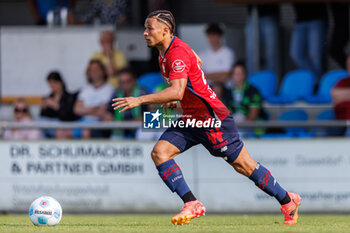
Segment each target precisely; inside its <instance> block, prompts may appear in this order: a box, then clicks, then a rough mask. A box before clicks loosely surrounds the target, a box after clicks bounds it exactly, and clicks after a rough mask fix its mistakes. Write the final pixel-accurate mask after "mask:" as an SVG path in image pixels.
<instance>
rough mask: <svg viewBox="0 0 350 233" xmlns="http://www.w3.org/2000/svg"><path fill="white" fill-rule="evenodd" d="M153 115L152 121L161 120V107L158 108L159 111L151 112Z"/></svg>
mask: <svg viewBox="0 0 350 233" xmlns="http://www.w3.org/2000/svg"><path fill="white" fill-rule="evenodd" d="M151 115H152V120H151V122H152V121H154V120H157V121H159V117H160V116H161V115H162V114H161V113H160V112H159V109H157V111H156V112H155V113H151Z"/></svg>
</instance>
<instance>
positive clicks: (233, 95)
mask: <svg viewBox="0 0 350 233" xmlns="http://www.w3.org/2000/svg"><path fill="white" fill-rule="evenodd" d="M231 78H232V82H233V87H232V89H231V91H228V92H227V95H228V96H227V97H226V98H225V99H227V100H228V101H227V105H228V107H229V109H230V110H231V111H232V112H233V114H234V118H235V120H236V121H237V122H241V121H256V120H264V119H266V114H265V112H264V110H263V108H262V97H261V94H260V93H259V91H258V89H256V88H255V87H254V86H252V85H250V84H249V83H248V82H247V74H246V69H245V66H244V64H243V63H239V62H238V63H236V64H235V65H234V66H233V68H232V74H231Z"/></svg>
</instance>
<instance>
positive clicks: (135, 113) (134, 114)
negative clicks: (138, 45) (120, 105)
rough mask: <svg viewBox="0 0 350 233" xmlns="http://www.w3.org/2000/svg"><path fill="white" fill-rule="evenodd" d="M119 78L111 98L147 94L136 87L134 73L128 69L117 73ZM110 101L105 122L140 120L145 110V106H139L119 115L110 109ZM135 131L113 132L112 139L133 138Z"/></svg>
mask: <svg viewBox="0 0 350 233" xmlns="http://www.w3.org/2000/svg"><path fill="white" fill-rule="evenodd" d="M118 75H119V78H120V87H119V88H118V89H117V90H116V91H115V92H114V93H113V97H112V99H113V98H121V97H129V96H134V97H136V96H141V95H146V94H148V93H147V91H146V90H145V89H143V88H141V87H140V86H139V85H137V80H136V76H135V74H134V72H133V71H132V70H131V69H129V68H124V69H122V70H120V71H119V73H118ZM112 99H111V101H110V104H109V105H108V108H107V112H106V114H105V116H104V120H105V121H132V120H138V121H140V120H141V119H142V112H143V111H146V110H147V106H146V105H142V106H139V107H137V108H132V109H128V110H126V111H125V112H122V113H120V112H119V110H118V111H114V110H113V107H112V103H113V102H112ZM135 132H136V131H135V130H124V131H121V130H114V131H113V135H112V136H113V137H115V138H134V137H135Z"/></svg>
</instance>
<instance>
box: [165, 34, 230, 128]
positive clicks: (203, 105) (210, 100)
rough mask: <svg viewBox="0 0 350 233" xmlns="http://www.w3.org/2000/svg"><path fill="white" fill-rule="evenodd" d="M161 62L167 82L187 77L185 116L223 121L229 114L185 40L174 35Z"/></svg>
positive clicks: (184, 101) (182, 103)
mask: <svg viewBox="0 0 350 233" xmlns="http://www.w3.org/2000/svg"><path fill="white" fill-rule="evenodd" d="M159 65H160V69H161V72H162V75H163V77H164V78H165V79H166V80H167V81H168V82H169V81H171V80H174V79H180V78H185V79H187V86H186V89H185V93H184V96H183V98H182V100H181V101H180V104H181V107H182V109H183V114H184V115H185V116H186V115H187V117H189V118H195V119H197V120H199V119H201V120H205V119H207V118H209V117H211V118H216V119H219V120H221V121H222V120H224V119H225V118H226V117H227V116H228V115H229V114H230V111H229V110H228V109H227V108H226V106H225V105H224V104H223V103H222V102H221V101H220V100H219V99H218V98H217V96H216V94H215V92H213V90H212V89H211V88H210V87H209V85H208V83H207V80H206V79H205V77H204V73H203V71H202V69H201V68H200V66H199V64H198V61H197V57H196V55H195V54H194V53H193V50H192V49H191V48H190V46H189V45H188V44H186V43H185V42H184V41H182V40H180V39H179V38H177V37H175V36H174V37H173V39H172V40H171V43H170V45H169V47H168V49H167V50H166V51H165V54H164V56H162V55H161V54H159Z"/></svg>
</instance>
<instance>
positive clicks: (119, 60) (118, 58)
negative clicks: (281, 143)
mask: <svg viewBox="0 0 350 233" xmlns="http://www.w3.org/2000/svg"><path fill="white" fill-rule="evenodd" d="M100 44H101V48H102V51H101V52H96V53H94V54H93V55H92V57H91V60H99V61H100V62H102V63H103V65H104V66H105V68H106V71H107V74H108V82H109V83H110V84H111V85H112V86H114V87H115V88H117V87H118V85H119V84H118V82H119V80H118V76H117V73H118V71H119V70H120V69H122V68H125V67H126V66H127V65H128V62H127V60H126V56H125V54H124V53H123V52H122V51H120V50H117V49H115V48H114V44H115V36H114V32H113V31H103V32H102V33H101V36H100Z"/></svg>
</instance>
